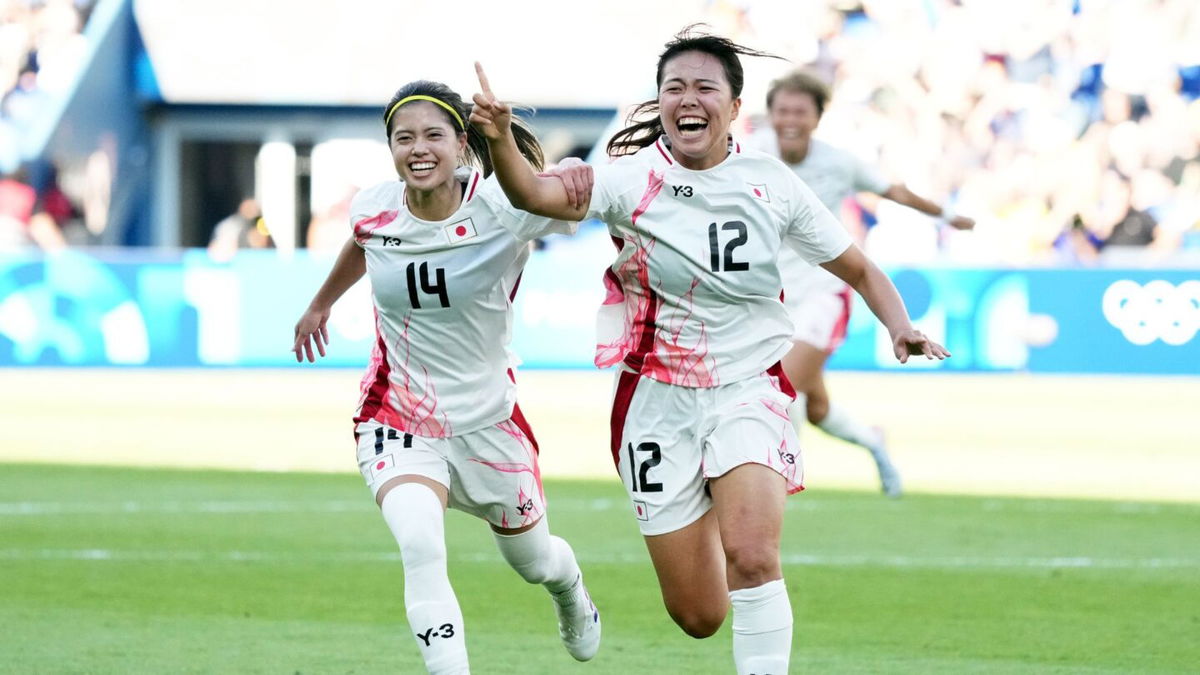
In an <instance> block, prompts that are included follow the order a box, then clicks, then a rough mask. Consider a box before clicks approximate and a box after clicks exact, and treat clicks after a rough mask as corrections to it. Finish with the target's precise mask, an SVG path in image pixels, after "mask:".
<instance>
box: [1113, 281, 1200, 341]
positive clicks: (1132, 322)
mask: <svg viewBox="0 0 1200 675" xmlns="http://www.w3.org/2000/svg"><path fill="white" fill-rule="evenodd" d="M1101 307H1102V308H1103V310H1104V318H1105V319H1107V320H1108V322H1109V323H1111V324H1112V325H1113V326H1115V327H1116V328H1118V329H1119V330H1120V331H1121V334H1122V335H1124V336H1125V339H1126V340H1129V341H1130V342H1132V343H1133V344H1135V345H1148V344H1150V343H1152V342H1154V341H1155V340H1162V341H1163V342H1165V343H1167V344H1169V345H1173V346H1179V345H1183V344H1186V343H1188V342H1189V341H1191V339H1192V338H1193V337H1195V335H1196V331H1198V330H1200V281H1185V282H1183V283H1182V284H1179V286H1178V287H1176V286H1174V285H1172V284H1171V283H1170V282H1167V281H1162V280H1161V279H1160V280H1155V281H1151V282H1150V283H1148V284H1146V285H1145V286H1142V285H1140V284H1138V283H1136V282H1133V281H1129V280H1128V279H1122V280H1121V281H1118V282H1115V283H1114V284H1112V285H1111V286H1109V287H1108V290H1106V291H1104V299H1103V300H1102V301H1101Z"/></svg>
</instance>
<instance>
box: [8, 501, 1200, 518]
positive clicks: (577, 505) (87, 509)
mask: <svg viewBox="0 0 1200 675" xmlns="http://www.w3.org/2000/svg"><path fill="white" fill-rule="evenodd" d="M978 503H979V510H980V512H985V513H999V512H1008V513H1064V514H1067V513H1099V514H1158V513H1163V512H1180V511H1182V512H1190V511H1195V512H1197V513H1200V504H1145V503H1133V502H1108V503H1105V502H1074V501H1071V500H1053V501H1049V500H1046V501H1043V500H1029V501H1023V500H1011V501H1008V500H1005V501H1001V500H982V501H979V502H978ZM903 507H904V503H903V502H889V501H886V500H884V499H883V498H882V497H880V499H879V502H878V503H872V502H864V501H862V500H842V499H819V500H818V499H807V500H806V499H803V498H796V499H790V500H788V502H787V510H788V511H830V512H837V513H851V512H853V513H876V512H878V513H887V512H889V511H892V510H896V509H902V508H903ZM628 508H629V506H628V503H627V502H626V501H624V500H620V499H606V498H600V499H572V498H560V499H551V500H550V504H549V509H550V511H551V512H553V511H570V512H603V511H613V510H625V509H628ZM367 511H375V506H374V504H372V502H371V500H370V499H368V498H364V499H361V500H359V499H345V500H324V501H305V500H288V501H162V502H145V501H124V502H103V501H100V502H83V501H72V502H51V501H22V502H0V517H3V516H57V515H112V514H149V515H155V514H177V513H212V514H249V513H357V512H367Z"/></svg>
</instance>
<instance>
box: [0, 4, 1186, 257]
mask: <svg viewBox="0 0 1200 675" xmlns="http://www.w3.org/2000/svg"><path fill="white" fill-rule="evenodd" d="M94 3H95V0H0V92H2V94H0V96H2V98H0V249H4V248H12V247H13V246H28V245H30V244H36V245H38V246H41V247H42V248H53V247H55V246H63V245H68V244H70V243H73V242H76V241H78V242H86V241H89V240H94V239H95V234H96V232H98V231H99V230H97V229H96V228H95V227H93V226H92V224H93V223H100V227H101V229H102V221H103V216H102V215H95V214H93V215H95V217H85V216H86V213H87V212H88V211H89V209H88V208H87V207H86V204H87V203H88V199H87V189H86V188H85V187H81V186H76V185H74V184H72V182H71V180H70V179H69V178H67V179H64V183H65V184H63V185H60V184H59V181H58V179H57V172H56V171H55V170H54V167H52V166H44V165H37V164H36V163H35V164H32V165H31V164H26V165H23V166H18V161H17V160H18V158H17V157H15V156H9V155H15V153H16V148H17V147H18V145H19V144H18V142H17V141H18V140H19V139H18V137H17V136H16V134H18V133H19V131H18V130H19V129H21V128H22V126H23V125H27V123H28V122H29V121H30V120H31V119H32V118H36V116H37V115H38V114H39V110H40V108H39V106H42V105H45V102H46V101H47V100H49V99H50V98H52V97H53V96H54V95H55V94H57V93H60V92H63V91H64V90H65V89H67V88H69V87H70V86H71V83H72V81H73V79H74V77H75V74H76V72H77V70H78V67H79V65H80V62H81V59H82V58H84V56H85V53H86V45H85V44H84V38H83V37H82V35H81V30H82V27H83V26H84V25H85V23H86V20H87V18H88V15H89V14H90V13H91V11H92V9H93V5H94ZM692 18H700V19H703V20H706V21H707V22H708V23H710V24H711V25H712V28H713V30H714V31H716V32H719V33H722V34H726V35H730V36H731V37H734V38H735V39H736V40H738V41H739V42H742V43H743V44H747V45H751V46H754V47H758V48H761V49H765V50H767V51H770V52H773V53H776V54H779V55H781V56H784V57H786V58H787V59H788V60H789V61H791V63H792V64H796V65H800V64H805V67H807V68H809V69H811V70H813V71H815V72H816V73H818V74H819V75H820V76H821V77H823V78H824V79H825V80H826V81H828V82H830V83H831V84H832V86H833V99H832V102H831V104H830V106H829V108H828V109H827V110H826V112H825V115H824V117H823V119H822V122H821V125H820V127H819V129H818V131H817V136H818V137H820V138H824V139H826V140H828V141H829V142H831V143H833V144H834V145H837V146H841V147H844V148H846V149H848V150H850V151H852V152H854V153H855V154H857V155H859V156H861V157H863V158H864V159H867V160H869V161H873V162H875V163H876V164H877V165H878V166H879V168H880V169H881V170H882V172H883V173H884V174H885V175H886V176H887V177H888V178H889V179H891V180H892V181H894V182H904V183H906V184H908V186H909V187H911V188H912V189H913V190H914V191H916V192H917V193H919V194H922V195H925V196H928V197H930V198H932V199H934V200H935V201H938V202H939V203H947V204H950V205H952V206H953V208H954V210H955V211H956V212H957V213H960V214H963V215H967V216H970V217H972V218H974V219H976V221H977V223H978V225H977V228H976V230H975V231H973V232H957V231H953V230H950V229H949V228H944V227H939V226H938V225H937V224H936V223H935V222H934V221H931V220H930V219H928V218H926V217H924V216H921V215H920V214H917V213H915V212H912V211H910V210H908V209H906V208H904V207H901V206H898V205H896V204H893V203H890V202H886V201H883V202H878V201H876V200H873V199H870V198H869V196H865V195H864V196H861V197H860V198H858V199H856V200H853V201H852V202H851V203H849V204H847V205H846V207H845V208H844V210H843V213H842V214H841V215H842V216H843V219H844V220H845V221H846V222H847V224H848V225H849V226H850V227H851V228H857V229H860V230H862V232H863V233H864V235H865V238H866V242H867V247H868V249H869V251H870V252H871V254H872V256H873V257H876V258H877V259H879V260H881V261H887V262H912V263H929V262H950V263H961V264H1013V265H1073V264H1117V265H1126V264H1135V265H1140V264H1160V265H1173V264H1185V265H1197V264H1200V98H1198V97H1200V2H1197V0H1006V1H1004V2H1000V1H999V0H907V1H903V2H901V1H898V0H710V1H708V2H707V3H706V5H705V12H704V16H703V17H683V18H681V22H682V21H685V20H688V19H692ZM748 61H763V60H759V59H753V60H748ZM747 65H748V75H752V74H753V71H752V70H750V69H749V67H750V65H751V64H750V63H748V64H747ZM758 80H762V81H758ZM768 82H769V77H760V78H755V79H754V81H753V82H752V81H751V79H750V78H749V77H748V80H747V87H746V91H745V92H744V96H745V97H746V99H747V100H746V108H745V109H746V110H747V111H748V112H750V113H752V114H750V115H747V116H746V117H748V118H749V126H751V127H753V126H756V125H762V124H765V118H764V117H763V116H762V115H761V113H762V111H763V108H764V107H765V106H764V104H763V103H762V101H761V100H760V99H761V98H762V97H763V95H764V94H765V91H766V87H767V84H768ZM751 99H753V100H751ZM755 104H757V105H755ZM753 113H757V114H753ZM749 130H750V129H747V131H749ZM100 168H103V167H100ZM96 201H97V203H100V204H103V203H106V202H104V201H103V200H96ZM327 201H329V203H330V204H332V206H329V205H325V206H322V207H321V208H319V209H318V208H316V207H315V206H314V208H313V212H314V215H313V222H312V223H311V224H310V225H309V227H308V228H307V232H308V237H307V241H306V242H305V243H307V244H308V245H309V246H310V247H312V248H314V249H322V248H329V249H334V250H335V249H336V247H337V245H338V243H339V242H340V241H341V236H342V234H343V233H344V231H345V230H344V229H343V228H344V222H343V220H344V217H345V210H346V208H345V205H346V202H347V201H348V198H347V197H345V196H339V197H338V198H337V199H330V200H327ZM243 207H245V210H246V213H249V210H250V209H249V207H248V206H246V205H245V204H243V206H242V207H239V208H238V211H239V213H240V212H241V211H243V210H244V209H243ZM90 210H91V211H95V212H96V213H97V214H98V213H99V212H100V211H102V210H103V209H102V208H93V209H90ZM260 221H261V218H258V217H257V216H251V215H246V214H241V215H238V214H232V215H231V217H230V219H226V221H222V222H223V223H224V227H221V228H218V227H217V223H213V224H212V226H213V247H212V250H214V251H220V252H221V253H219V254H215V255H218V257H222V256H225V255H227V254H228V251H229V250H231V247H233V246H237V247H238V248H241V247H246V246H253V245H254V244H253V243H251V242H254V241H257V240H258V239H261V237H258V236H257V235H256V234H255V232H254V230H256V229H258V226H259V225H261V222H260ZM80 223H85V224H86V226H80ZM235 225H237V227H234V226H235ZM218 230H219V231H218ZM231 242H232V243H231ZM264 245H270V244H269V242H268V243H266V244H264Z"/></svg>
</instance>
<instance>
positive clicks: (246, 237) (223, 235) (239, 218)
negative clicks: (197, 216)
mask: <svg viewBox="0 0 1200 675" xmlns="http://www.w3.org/2000/svg"><path fill="white" fill-rule="evenodd" d="M272 246H273V243H272V241H271V235H270V233H269V232H268V231H267V228H266V223H265V222H264V221H263V219H262V209H261V208H260V207H259V205H258V202H257V201H255V200H254V199H251V198H246V199H243V200H242V203H241V204H239V205H238V209H237V211H235V212H234V213H231V214H229V215H228V216H226V217H225V218H223V219H221V222H219V223H217V224H216V225H215V226H214V227H213V233H212V238H211V239H210V240H209V242H208V255H209V257H211V258H212V259H213V260H215V261H217V262H228V261H230V260H232V259H233V256H234V255H235V254H236V253H237V251H238V249H242V248H271V247H272Z"/></svg>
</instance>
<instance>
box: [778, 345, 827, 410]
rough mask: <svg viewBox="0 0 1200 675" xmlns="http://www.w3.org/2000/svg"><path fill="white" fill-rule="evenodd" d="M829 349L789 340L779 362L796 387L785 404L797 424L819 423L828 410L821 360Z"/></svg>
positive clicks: (822, 361) (823, 362) (823, 359)
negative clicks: (791, 400)
mask: <svg viewBox="0 0 1200 675" xmlns="http://www.w3.org/2000/svg"><path fill="white" fill-rule="evenodd" d="M828 359H829V352H827V351H825V350H824V349H818V348H816V347H814V346H812V345H810V344H808V343H807V342H793V343H792V348H791V349H790V350H789V351H788V353H787V354H784V355H783V359H781V360H780V363H781V364H782V365H783V372H784V374H785V375H787V377H788V380H789V381H790V382H791V383H792V388H793V389H795V390H796V394H797V396H796V402H795V404H793V405H792V406H791V407H789V408H788V412H789V413H791V414H792V423H793V424H795V425H796V426H797V428H800V427H802V426H804V420H806V419H807V420H808V421H809V422H812V423H813V424H819V423H820V421H821V420H822V419H824V418H825V415H826V414H827V413H828V412H829V393H828V392H827V391H826V390H825V362H826V361H827V360H828Z"/></svg>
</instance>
